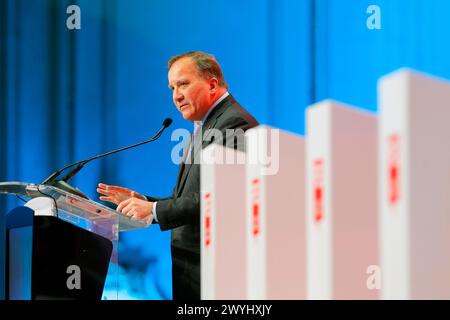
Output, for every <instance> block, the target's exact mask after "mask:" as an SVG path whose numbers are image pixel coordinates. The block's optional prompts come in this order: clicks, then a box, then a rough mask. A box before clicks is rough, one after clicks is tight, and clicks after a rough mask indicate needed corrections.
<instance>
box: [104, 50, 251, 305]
mask: <svg viewBox="0 0 450 320" xmlns="http://www.w3.org/2000/svg"><path fill="white" fill-rule="evenodd" d="M168 68H169V71H168V79H169V88H170V90H172V96H173V103H174V104H175V106H176V108H177V109H178V110H179V111H180V112H181V114H182V115H183V118H184V119H186V120H189V121H191V122H193V123H194V122H195V126H194V130H193V134H192V136H191V137H192V138H191V139H190V141H189V142H188V143H187V145H186V146H185V148H184V150H183V158H182V162H181V163H180V166H179V170H178V177H177V182H176V185H175V188H174V190H173V194H172V195H171V196H170V197H167V198H154V197H151V196H143V195H141V194H139V193H137V192H135V191H133V190H130V189H127V188H123V187H118V186H110V185H106V184H103V183H99V188H98V189H97V191H98V192H99V193H101V194H103V196H101V197H100V200H104V201H108V202H112V203H115V204H116V205H117V211H121V212H123V213H124V214H126V215H128V216H130V217H133V218H134V219H144V220H147V221H152V222H153V223H158V224H159V227H160V228H161V230H162V231H165V230H172V239H171V253H172V286H173V288H172V290H173V298H174V299H190V300H192V299H200V165H199V163H198V161H196V159H197V158H196V157H197V156H198V155H197V152H196V149H197V148H194V145H201V148H205V147H206V146H208V145H209V144H211V143H220V144H223V145H226V146H227V147H232V148H235V149H240V150H241V151H244V150H243V145H241V144H239V143H237V142H236V141H242V140H240V138H239V137H232V139H227V138H229V134H230V132H237V133H238V134H239V132H240V133H243V132H244V131H246V130H247V129H249V128H252V127H255V126H257V125H258V122H257V121H256V120H255V119H254V118H253V117H252V116H251V115H250V114H249V113H248V112H247V111H246V110H245V109H244V108H242V107H241V106H240V105H239V103H238V102H237V101H236V100H235V99H234V98H233V97H232V96H231V95H230V94H229V93H228V85H227V83H226V82H225V79H224V77H223V74H222V70H221V68H220V66H219V64H218V62H217V60H216V59H215V58H214V56H213V55H210V54H207V53H203V52H199V51H193V52H188V53H185V54H182V55H178V56H175V57H172V58H171V59H170V60H169V62H168ZM209 129H215V130H219V131H220V132H221V133H222V137H224V139H223V141H217V140H214V141H210V140H211V139H205V136H206V134H207V132H208V131H209ZM227 129H228V130H227ZM230 129H234V130H235V131H232V130H230ZM202 134H203V135H204V136H202ZM227 135H228V137H227ZM235 138H237V140H235Z"/></svg>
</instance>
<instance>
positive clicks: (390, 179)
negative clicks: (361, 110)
mask: <svg viewBox="0 0 450 320" xmlns="http://www.w3.org/2000/svg"><path fill="white" fill-rule="evenodd" d="M379 89H380V131H379V147H380V159H379V162H380V165H379V175H380V178H381V183H380V201H379V202H380V221H381V227H382V228H381V243H380V244H381V257H382V259H381V263H382V272H383V277H382V279H383V282H382V298H385V299H449V298H450V271H449V270H450V196H449V195H450V148H448V145H449V139H450V126H449V119H450V106H449V101H450V83H449V82H448V81H444V80H441V79H437V78H433V77H430V76H427V75H425V74H420V73H417V72H413V71H411V70H408V69H402V70H399V71H397V72H395V73H392V74H390V75H388V76H386V77H384V78H382V79H381V80H380V84H379ZM393 172H394V173H395V174H393Z"/></svg>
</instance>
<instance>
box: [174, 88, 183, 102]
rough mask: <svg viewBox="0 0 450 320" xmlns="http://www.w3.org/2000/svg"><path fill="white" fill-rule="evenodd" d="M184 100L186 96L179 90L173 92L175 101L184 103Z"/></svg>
mask: <svg viewBox="0 0 450 320" xmlns="http://www.w3.org/2000/svg"><path fill="white" fill-rule="evenodd" d="M183 99H184V96H183V94H182V93H181V92H180V90H178V89H175V90H173V101H175V102H181V101H183Z"/></svg>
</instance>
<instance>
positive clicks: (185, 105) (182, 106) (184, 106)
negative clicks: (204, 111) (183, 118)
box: [180, 103, 189, 111]
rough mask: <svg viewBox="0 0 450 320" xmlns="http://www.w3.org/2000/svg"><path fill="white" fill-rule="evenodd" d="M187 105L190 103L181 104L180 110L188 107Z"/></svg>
mask: <svg viewBox="0 0 450 320" xmlns="http://www.w3.org/2000/svg"><path fill="white" fill-rule="evenodd" d="M187 106H189V104H188V103H185V104H182V105H181V106H180V111H182V110H183V108H186V107H187Z"/></svg>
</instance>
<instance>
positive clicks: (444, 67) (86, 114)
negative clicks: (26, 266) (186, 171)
mask: <svg viewBox="0 0 450 320" xmlns="http://www.w3.org/2000/svg"><path fill="white" fill-rule="evenodd" d="M71 4H76V5H78V6H79V7H80V9H81V29H80V30H68V29H67V27H66V19H67V17H68V16H69V14H67V13H66V8H67V7H68V6H69V5H71ZM370 5H377V6H379V8H380V9H381V29H380V30H370V29H368V28H367V26H366V21H367V19H368V18H369V16H370V14H368V13H367V12H366V10H367V8H368V7H369V6H370ZM449 11H450V1H448V0H427V1H425V0H216V1H208V0H191V1H185V0H133V1H126V0H77V1H75V0H72V1H69V0H59V1H56V0H55V1H51V0H0V35H1V38H0V39H1V41H0V46H1V47H0V68H1V69H0V94H1V95H0V107H1V108H0V181H26V182H40V181H42V180H43V179H44V178H45V177H46V176H47V175H48V174H49V173H50V172H52V171H54V170H55V169H57V168H59V167H62V166H64V165H65V164H67V163H70V162H74V161H76V160H80V159H83V158H87V157H89V156H92V155H95V154H97V153H100V152H104V151H107V150H110V149H114V148H117V147H120V146H124V145H127V144H131V143H134V142H137V141H140V140H143V139H145V138H147V137H149V136H151V135H152V134H153V133H154V132H155V130H157V129H158V128H159V127H160V124H161V122H162V120H163V119H164V118H166V117H171V118H173V119H174V124H173V126H172V128H180V127H183V128H187V129H189V130H190V129H191V125H190V124H189V123H188V122H186V121H184V120H183V119H182V117H181V116H180V115H179V114H178V112H177V110H176V109H175V107H173V105H172V101H171V93H170V91H169V89H168V88H167V67H166V63H167V60H168V58H169V57H171V56H172V55H176V54H180V53H183V52H186V51H191V50H202V51H206V52H210V53H213V54H214V55H215V56H216V57H217V59H218V60H219V62H220V63H221V65H222V68H223V71H224V74H225V77H226V79H227V82H228V84H229V85H230V92H231V93H232V94H233V95H234V96H235V97H236V98H237V99H238V101H240V102H241V104H242V105H243V106H245V107H246V108H247V109H248V110H249V111H250V112H251V113H253V114H254V115H255V117H256V118H257V119H258V120H259V121H260V122H261V123H265V124H269V125H273V126H277V127H280V128H282V129H285V130H289V131H292V132H296V133H300V134H303V133H304V132H305V124H304V119H305V117H304V111H305V108H306V107H307V106H308V105H310V104H311V103H314V102H316V101H319V100H322V99H326V98H333V99H336V100H340V101H342V102H346V103H348V104H353V105H355V106H358V107H361V108H364V109H369V110H372V111H376V110H377V91H376V85H377V80H378V78H379V77H380V76H382V75H384V74H386V73H388V72H390V71H393V70H395V69H398V68H400V67H404V66H409V67H412V68H415V69H418V70H421V71H425V72H429V73H432V74H435V75H438V76H441V77H445V78H450V59H448V57H449V56H450V41H449V37H450V21H449V20H448V18H447V16H448V12H449ZM176 143H177V141H171V139H170V132H168V133H166V134H164V136H163V137H162V138H161V139H160V140H159V141H157V142H155V143H153V144H150V145H146V146H145V147H141V148H138V149H134V150H131V151H128V152H124V153H122V154H117V155H113V156H111V157H109V158H106V159H102V160H99V161H97V162H95V163H90V164H89V165H88V166H87V167H86V168H85V169H84V170H83V171H82V172H80V173H79V174H78V175H77V176H76V177H75V178H74V179H73V180H72V184H73V185H75V186H77V187H79V188H80V189H81V190H82V191H83V192H85V193H86V194H87V195H88V196H90V197H91V198H94V199H95V198H97V194H96V192H95V189H96V185H97V183H98V182H99V181H103V182H106V183H110V184H117V185H123V186H127V187H129V188H132V189H135V190H137V191H139V192H142V193H145V194H150V195H155V196H164V195H167V194H169V193H170V192H171V190H172V188H173V184H174V183H175V178H176V173H177V167H176V165H174V164H172V162H171V160H170V155H171V149H172V147H173V146H174V145H175V144H176ZM19 204H20V203H19V201H18V200H17V199H15V198H7V197H5V196H1V197H0V217H3V215H4V213H5V212H7V211H8V210H10V209H11V208H13V207H14V206H17V205H19ZM0 219H2V218H0ZM0 223H1V221H0ZM169 247H170V232H160V230H159V227H155V226H152V227H151V228H148V229H146V230H140V231H131V232H127V233H124V234H122V238H121V242H120V248H119V250H120V256H121V262H120V263H121V267H122V271H123V273H122V277H121V281H120V285H121V297H122V298H142V299H170V298H171V269H170V268H171V266H170V250H169ZM2 281H3V279H0V283H1V282H2Z"/></svg>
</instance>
